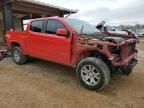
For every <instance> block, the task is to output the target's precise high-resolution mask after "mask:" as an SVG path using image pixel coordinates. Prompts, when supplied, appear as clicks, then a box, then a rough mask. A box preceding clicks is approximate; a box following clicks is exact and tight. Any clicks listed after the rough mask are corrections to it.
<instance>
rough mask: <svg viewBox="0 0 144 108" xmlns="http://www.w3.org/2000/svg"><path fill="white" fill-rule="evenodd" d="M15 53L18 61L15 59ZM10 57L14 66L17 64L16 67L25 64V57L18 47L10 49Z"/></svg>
mask: <svg viewBox="0 0 144 108" xmlns="http://www.w3.org/2000/svg"><path fill="white" fill-rule="evenodd" d="M15 53H17V54H18V57H19V59H16V57H15V56H16V55H15ZM12 57H13V60H14V62H15V63H16V64H18V65H22V64H25V63H26V61H27V56H26V55H24V54H23V53H22V51H21V49H20V47H18V46H15V47H13V49H12Z"/></svg>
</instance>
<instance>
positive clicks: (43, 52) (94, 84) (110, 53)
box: [5, 17, 138, 90]
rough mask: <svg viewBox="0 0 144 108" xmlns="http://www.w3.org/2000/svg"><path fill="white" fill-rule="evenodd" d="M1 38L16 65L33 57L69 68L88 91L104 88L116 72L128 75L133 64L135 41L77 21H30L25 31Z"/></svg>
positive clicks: (11, 33)
mask: <svg viewBox="0 0 144 108" xmlns="http://www.w3.org/2000/svg"><path fill="white" fill-rule="evenodd" d="M5 37H6V43H7V46H8V48H9V49H10V50H11V52H12V57H13V60H14V62H15V63H16V64H19V65H22V64H24V63H26V61H27V59H28V57H35V58H40V59H43V60H48V61H52V62H56V63H59V64H63V65H66V66H70V67H73V68H75V69H76V74H77V77H78V79H79V81H80V82H81V84H82V85H83V86H84V87H86V88H89V89H91V90H102V89H104V88H105V87H106V86H107V85H108V83H109V81H110V78H111V73H113V72H115V71H116V70H119V72H121V73H123V74H126V75H128V74H129V73H131V71H132V68H133V67H134V66H135V65H136V63H137V60H136V56H137V52H138V51H137V50H136V43H137V39H126V38H123V37H114V36H106V35H105V34H102V33H100V32H99V31H98V30H97V29H96V28H95V27H94V26H92V25H90V24H89V23H87V22H85V21H82V20H78V19H67V18H54V17H51V18H40V19H33V20H30V22H29V24H28V26H27V29H26V31H23V32H17V31H8V32H6V34H5Z"/></svg>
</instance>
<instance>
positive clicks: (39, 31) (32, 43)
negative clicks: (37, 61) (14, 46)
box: [26, 20, 45, 58]
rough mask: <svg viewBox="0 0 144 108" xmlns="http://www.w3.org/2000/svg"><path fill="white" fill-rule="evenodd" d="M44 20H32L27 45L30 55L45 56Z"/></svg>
mask: <svg viewBox="0 0 144 108" xmlns="http://www.w3.org/2000/svg"><path fill="white" fill-rule="evenodd" d="M43 25H44V21H43V20H36V21H32V22H31V25H30V28H29V29H30V30H29V32H28V33H27V35H26V36H27V38H26V45H27V49H28V53H29V55H30V56H33V57H38V58H41V57H43V55H44V54H43V53H44V52H43V50H44V47H45V46H44V45H43V41H44V38H43Z"/></svg>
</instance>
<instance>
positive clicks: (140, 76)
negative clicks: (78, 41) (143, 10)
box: [0, 39, 144, 108]
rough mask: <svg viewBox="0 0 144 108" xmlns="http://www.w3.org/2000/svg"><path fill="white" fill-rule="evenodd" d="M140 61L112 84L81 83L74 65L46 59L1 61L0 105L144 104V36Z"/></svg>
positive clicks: (102, 107)
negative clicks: (89, 87) (87, 86)
mask: <svg viewBox="0 0 144 108" xmlns="http://www.w3.org/2000/svg"><path fill="white" fill-rule="evenodd" d="M138 49H139V55H138V58H139V63H138V65H137V66H136V67H135V68H134V70H133V73H132V74H131V75H130V76H129V77H127V76H121V75H114V76H112V80H111V82H110V83H109V85H108V87H107V88H106V89H105V90H103V91H101V92H96V91H90V90H87V89H85V88H83V87H82V86H80V84H79V82H78V80H77V78H76V75H75V72H74V70H73V69H71V68H68V67H65V66H61V65H58V64H53V63H50V62H46V61H42V60H31V61H30V62H29V63H27V64H25V65H23V66H18V65H16V64H15V63H13V61H12V59H11V58H6V59H4V60H3V61H1V62H0V108H144V67H143V66H144V39H141V43H140V44H139V45H138Z"/></svg>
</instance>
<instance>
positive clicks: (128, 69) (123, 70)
mask: <svg viewBox="0 0 144 108" xmlns="http://www.w3.org/2000/svg"><path fill="white" fill-rule="evenodd" d="M137 62H138V61H137V60H135V59H134V60H132V61H131V62H130V63H129V65H128V66H126V67H122V68H120V71H121V73H122V74H124V75H129V74H130V73H131V72H132V69H133V67H134V66H135V65H136V64H137Z"/></svg>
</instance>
